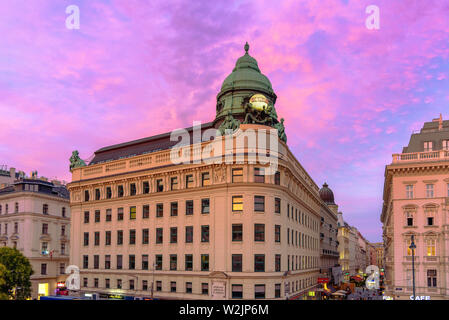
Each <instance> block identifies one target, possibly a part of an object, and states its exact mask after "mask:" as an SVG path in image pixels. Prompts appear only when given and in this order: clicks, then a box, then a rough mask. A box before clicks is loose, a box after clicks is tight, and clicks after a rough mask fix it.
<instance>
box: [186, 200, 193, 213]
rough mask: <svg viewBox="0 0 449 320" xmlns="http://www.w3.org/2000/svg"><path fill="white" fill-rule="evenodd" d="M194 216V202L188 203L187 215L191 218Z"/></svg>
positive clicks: (188, 201)
mask: <svg viewBox="0 0 449 320" xmlns="http://www.w3.org/2000/svg"><path fill="white" fill-rule="evenodd" d="M192 214H193V200H187V201H186V215H187V216H191V215H192Z"/></svg>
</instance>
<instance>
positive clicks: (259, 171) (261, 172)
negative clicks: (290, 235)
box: [254, 168, 265, 183]
mask: <svg viewBox="0 0 449 320" xmlns="http://www.w3.org/2000/svg"><path fill="white" fill-rule="evenodd" d="M254 182H260V183H264V182H265V169H264V168H254Z"/></svg>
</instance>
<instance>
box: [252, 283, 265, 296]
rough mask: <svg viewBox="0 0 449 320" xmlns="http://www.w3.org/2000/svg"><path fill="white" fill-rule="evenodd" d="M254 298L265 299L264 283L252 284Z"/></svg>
mask: <svg viewBox="0 0 449 320" xmlns="http://www.w3.org/2000/svg"><path fill="white" fill-rule="evenodd" d="M254 298H255V299H265V285H264V284H256V285H255V286H254Z"/></svg>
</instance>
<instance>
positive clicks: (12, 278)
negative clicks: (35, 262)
mask: <svg viewBox="0 0 449 320" xmlns="http://www.w3.org/2000/svg"><path fill="white" fill-rule="evenodd" d="M0 266H3V267H1V268H0V299H2V297H5V296H6V297H9V298H16V299H20V300H23V299H26V298H28V297H30V296H31V281H30V277H31V275H32V274H33V268H32V267H31V264H30V261H29V260H28V259H27V258H25V257H24V256H23V255H22V254H21V253H20V251H19V250H17V249H15V248H9V247H2V248H0ZM15 288H18V290H17V292H16V296H15V297H14V289H15Z"/></svg>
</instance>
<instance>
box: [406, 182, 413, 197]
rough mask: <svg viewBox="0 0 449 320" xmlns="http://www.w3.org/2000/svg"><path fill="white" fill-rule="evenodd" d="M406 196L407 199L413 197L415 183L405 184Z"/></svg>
mask: <svg viewBox="0 0 449 320" xmlns="http://www.w3.org/2000/svg"><path fill="white" fill-rule="evenodd" d="M405 197H406V198H407V199H413V185H411V184H409V185H406V186H405Z"/></svg>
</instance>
